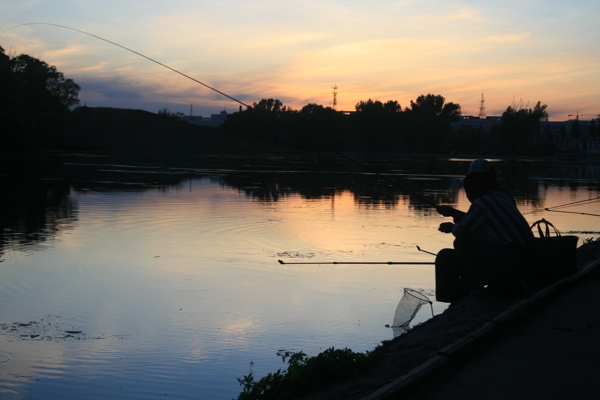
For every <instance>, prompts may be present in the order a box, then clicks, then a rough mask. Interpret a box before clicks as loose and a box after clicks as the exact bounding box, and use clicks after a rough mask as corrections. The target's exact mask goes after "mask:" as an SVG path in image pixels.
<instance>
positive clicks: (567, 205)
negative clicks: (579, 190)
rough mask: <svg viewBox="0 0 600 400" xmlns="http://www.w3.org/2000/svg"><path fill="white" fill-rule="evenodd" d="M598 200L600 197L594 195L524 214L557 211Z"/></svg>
mask: <svg viewBox="0 0 600 400" xmlns="http://www.w3.org/2000/svg"><path fill="white" fill-rule="evenodd" d="M597 201H600V197H594V198H591V199H585V200H579V201H574V202H571V203H565V204H560V205H558V206H554V207H547V208H538V209H537V210H531V211H528V212H526V213H523V215H526V214H532V213H535V212H538V211H555V212H559V211H557V210H555V209H556V208H568V207H576V206H581V205H585V204H588V203H595V202H597ZM563 212H566V211H563Z"/></svg>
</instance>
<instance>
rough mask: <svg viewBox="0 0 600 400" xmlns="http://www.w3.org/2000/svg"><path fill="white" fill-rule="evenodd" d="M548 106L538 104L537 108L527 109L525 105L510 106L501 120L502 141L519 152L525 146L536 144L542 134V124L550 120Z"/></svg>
mask: <svg viewBox="0 0 600 400" xmlns="http://www.w3.org/2000/svg"><path fill="white" fill-rule="evenodd" d="M547 108H548V106H547V105H546V104H542V103H541V102H539V101H538V102H537V103H536V105H535V107H533V108H527V107H526V106H524V105H523V104H515V105H512V106H508V108H507V109H506V111H504V113H503V114H502V118H501V120H500V139H501V141H502V142H503V143H504V144H505V145H508V146H509V147H510V148H512V150H513V151H517V150H519V149H520V148H522V147H523V146H524V145H525V144H529V143H534V144H535V142H536V139H537V137H538V136H539V134H540V123H541V122H542V121H547V120H548V112H547V111H546V109H547Z"/></svg>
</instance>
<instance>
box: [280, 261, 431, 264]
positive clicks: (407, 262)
mask: <svg viewBox="0 0 600 400" xmlns="http://www.w3.org/2000/svg"><path fill="white" fill-rule="evenodd" d="M277 261H278V262H279V264H282V265H288V264H304V265H309V264H313V265H315V264H316V265H321V264H333V265H338V264H385V265H433V264H435V263H434V262H420V261H399V262H396V261H382V262H377V261H331V262H285V261H283V260H277Z"/></svg>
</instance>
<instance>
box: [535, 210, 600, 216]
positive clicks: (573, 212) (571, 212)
mask: <svg viewBox="0 0 600 400" xmlns="http://www.w3.org/2000/svg"><path fill="white" fill-rule="evenodd" d="M545 210H546V211H551V212H559V213H567V214H578V215H589V216H592V217H600V215H598V214H589V213H583V212H577V211H562V210H552V209H550V208H545Z"/></svg>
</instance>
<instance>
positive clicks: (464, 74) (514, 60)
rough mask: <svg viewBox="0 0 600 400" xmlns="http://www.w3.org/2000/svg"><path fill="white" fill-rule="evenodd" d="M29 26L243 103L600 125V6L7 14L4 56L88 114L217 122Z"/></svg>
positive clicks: (136, 74) (232, 4) (217, 102)
mask: <svg viewBox="0 0 600 400" xmlns="http://www.w3.org/2000/svg"><path fill="white" fill-rule="evenodd" d="M32 23H47V24H58V25H64V26H67V27H69V28H73V29H78V30H82V31H85V32H88V33H90V34H93V35H97V36H100V37H102V38H104V39H106V40H109V41H112V42H115V43H118V44H120V45H122V46H125V47H127V48H130V49H132V50H135V51H137V52H139V53H142V54H144V55H146V56H148V57H150V58H152V59H155V60H157V61H159V62H161V63H163V64H166V65H168V66H170V67H172V68H174V69H176V70H178V71H180V72H182V73H184V74H186V75H189V76H190V77H193V78H195V79H197V80H199V81H201V82H203V83H205V84H207V85H210V86H212V87H214V88H216V89H218V90H220V91H222V92H224V93H226V94H228V95H230V96H232V97H234V98H236V99H238V100H241V101H243V102H245V103H248V104H251V103H253V102H257V101H260V100H261V99H263V98H277V99H280V100H281V101H282V102H283V103H284V104H285V105H287V106H289V107H291V108H294V109H300V108H302V107H303V106H304V105H306V104H309V103H316V104H321V105H324V106H332V103H333V86H334V85H337V87H338V89H337V92H338V94H337V101H338V104H337V107H336V108H337V109H338V110H354V108H355V105H356V103H358V102H359V101H361V100H362V101H364V100H368V99H373V100H380V101H382V102H385V101H388V100H396V101H398V102H399V103H400V105H401V106H402V107H403V108H404V107H407V106H409V105H410V101H411V100H415V99H416V98H417V97H418V96H420V95H422V94H428V93H432V94H439V95H442V96H444V97H445V99H446V101H447V102H454V103H458V104H460V105H461V107H462V112H463V114H466V115H477V114H478V113H479V107H480V100H481V95H482V93H483V94H484V97H485V103H484V104H485V111H486V114H487V115H488V116H494V115H496V116H500V115H502V112H503V111H504V110H506V108H507V107H508V106H510V105H523V106H528V107H533V106H534V105H535V103H536V102H537V101H541V102H542V104H547V105H548V112H549V114H550V119H551V120H559V121H560V120H566V119H568V118H569V114H576V113H579V115H580V118H581V119H584V120H589V119H591V118H596V117H597V116H598V114H600V2H599V1H598V0H589V1H588V0H571V1H569V2H567V1H554V0H546V1H527V0H519V1H513V0H505V1H502V2H482V1H440V0H438V1H426V0H423V1H369V0H363V1H355V0H344V1H341V0H319V1H312V0H308V1H299V2H290V1H279V0H255V1H248V0H246V1H241V0H220V1H213V2H207V1H198V0H196V1H187V0H180V1H172V2H167V1H155V0H144V1H138V0H121V1H113V0H103V1H82V0H55V1H40V0H37V1H33V0H20V1H3V2H1V3H0V46H2V47H3V48H4V50H5V51H6V53H7V54H9V55H17V54H21V53H25V54H29V55H30V56H33V57H36V58H39V59H41V60H43V61H45V62H47V63H48V64H50V65H54V66H56V67H57V69H58V70H59V71H61V72H63V73H64V74H65V76H66V77H67V78H72V79H73V80H75V82H76V83H78V84H79V85H80V86H81V88H82V89H81V92H80V95H79V98H80V100H81V103H82V104H84V103H85V104H86V105H88V106H92V107H119V108H133V109H143V110H148V111H151V112H157V111H158V110H160V109H162V108H165V107H166V108H168V109H169V111H172V112H183V113H184V114H186V115H187V114H189V113H190V105H193V114H194V115H202V116H209V114H211V113H218V112H219V111H222V110H226V111H228V112H233V111H237V110H238V108H239V104H238V103H236V102H234V101H232V100H230V99H228V98H226V97H224V96H222V95H220V94H218V93H216V92H213V91H211V90H209V89H207V88H205V87H203V86H201V85H199V84H198V83H195V82H193V81H192V80H190V79H187V78H185V77H183V76H181V75H178V74H176V73H174V72H173V71H170V70H168V69H166V68H164V67H162V66H160V65H157V64H155V63H152V62H151V61H149V60H147V59H145V58H142V57H140V56H139V55H136V54H133V53H131V52H128V51H126V50H124V49H122V48H119V47H117V46H115V45H112V44H110V43H107V42H105V41H102V40H99V39H97V38H94V37H91V36H88V35H85V34H82V33H79V32H75V31H72V30H69V29H64V28H60V27H56V26H50V25H41V24H32ZM21 24H31V25H25V26H18V25H21ZM17 26H18V27H17Z"/></svg>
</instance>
